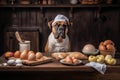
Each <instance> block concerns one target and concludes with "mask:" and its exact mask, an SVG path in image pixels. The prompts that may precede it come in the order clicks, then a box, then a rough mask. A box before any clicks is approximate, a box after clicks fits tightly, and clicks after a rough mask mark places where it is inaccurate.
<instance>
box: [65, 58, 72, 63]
mask: <svg viewBox="0 0 120 80" xmlns="http://www.w3.org/2000/svg"><path fill="white" fill-rule="evenodd" d="M65 62H66V63H68V64H72V63H73V62H72V58H71V57H67V58H66V59H65Z"/></svg>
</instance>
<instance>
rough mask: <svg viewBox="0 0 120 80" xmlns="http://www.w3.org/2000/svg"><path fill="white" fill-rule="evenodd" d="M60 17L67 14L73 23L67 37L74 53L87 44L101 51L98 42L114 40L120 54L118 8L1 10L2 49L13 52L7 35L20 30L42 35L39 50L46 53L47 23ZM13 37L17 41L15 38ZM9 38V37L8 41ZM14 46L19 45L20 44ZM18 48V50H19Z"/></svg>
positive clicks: (0, 44)
mask: <svg viewBox="0 0 120 80" xmlns="http://www.w3.org/2000/svg"><path fill="white" fill-rule="evenodd" d="M57 14H64V15H65V16H67V17H68V18H69V19H70V20H71V22H72V23H73V25H72V26H71V27H69V34H68V35H69V37H70V41H71V48H72V51H81V50H82V47H83V46H84V45H85V44H87V43H91V44H94V45H95V46H96V48H98V45H99V43H100V42H101V41H103V40H106V39H111V40H113V41H114V42H115V44H116V48H117V51H120V48H119V45H120V37H119V34H120V29H119V27H120V9H119V8H118V7H117V8H116V7H105V8H104V7H103V8H98V7H85V8H84V7H83V8H81V7H79V8H69V7H66V8H64V7H63V8H62V7H61V8H58V7H56V8H55V7H54V8H42V9H41V8H1V9H0V19H1V20H0V37H1V38H0V47H1V48H0V49H1V50H2V51H6V50H10V49H11V48H9V47H8V48H7V49H6V47H7V45H11V44H13V43H8V44H6V43H7V40H6V37H5V34H9V33H8V32H13V33H14V32H15V31H16V30H18V31H28V32H31V31H37V32H39V35H40V37H39V43H40V45H39V47H40V48H39V51H44V46H45V44H46V42H47V38H48V35H49V34H50V29H49V28H48V25H47V22H48V21H50V20H52V19H54V17H55V16H56V15H57ZM28 34H29V33H28ZM21 35H22V33H21ZM23 36H24V35H23ZM12 37H14V39H15V36H14V35H12ZM10 38H11V37H10V36H8V38H7V39H10ZM24 38H25V36H24ZM16 41H17V40H16ZM36 44H37V43H36ZM14 45H17V43H16V44H14ZM3 46H4V48H3ZM33 46H34V45H33ZM17 49H18V47H16V50H17ZM34 49H35V48H34ZM14 50H15V49H14ZM14 50H13V51H14ZM35 51H36V50H35Z"/></svg>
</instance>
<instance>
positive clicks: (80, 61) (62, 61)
mask: <svg viewBox="0 0 120 80" xmlns="http://www.w3.org/2000/svg"><path fill="white" fill-rule="evenodd" d="M60 63H62V64H65V65H71V66H75V65H79V64H82V60H78V63H76V64H69V63H66V62H65V61H64V59H61V60H60Z"/></svg>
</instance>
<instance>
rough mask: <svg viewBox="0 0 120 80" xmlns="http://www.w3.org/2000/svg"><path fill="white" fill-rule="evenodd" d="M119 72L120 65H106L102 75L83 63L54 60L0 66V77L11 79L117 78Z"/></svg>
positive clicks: (109, 79)
mask: <svg viewBox="0 0 120 80" xmlns="http://www.w3.org/2000/svg"><path fill="white" fill-rule="evenodd" d="M119 73H120V66H107V71H106V72H105V74H104V75H103V74H100V73H99V72H97V71H96V70H94V69H93V68H91V67H86V66H84V65H79V66H66V65H62V64H61V63H56V62H53V63H48V64H42V65H38V66H23V67H15V66H7V67H0V75H1V78H2V79H12V80H16V79H17V80H21V79H29V80H33V79H34V80H51V79H52V80H63V79H70V80H119V79H120V77H119ZM6 76H7V77H6Z"/></svg>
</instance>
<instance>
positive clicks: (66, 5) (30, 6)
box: [0, 4, 120, 8]
mask: <svg viewBox="0 0 120 80" xmlns="http://www.w3.org/2000/svg"><path fill="white" fill-rule="evenodd" d="M94 7H115V8H116V7H120V5H119V4H111V5H110V4H99V5H82V4H80V5H79V4H78V5H71V4H65V5H56V4H54V5H41V4H39V5H38V4H36V5H35V4H24V5H23V4H14V5H10V4H9V5H2V4H0V8H94Z"/></svg>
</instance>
